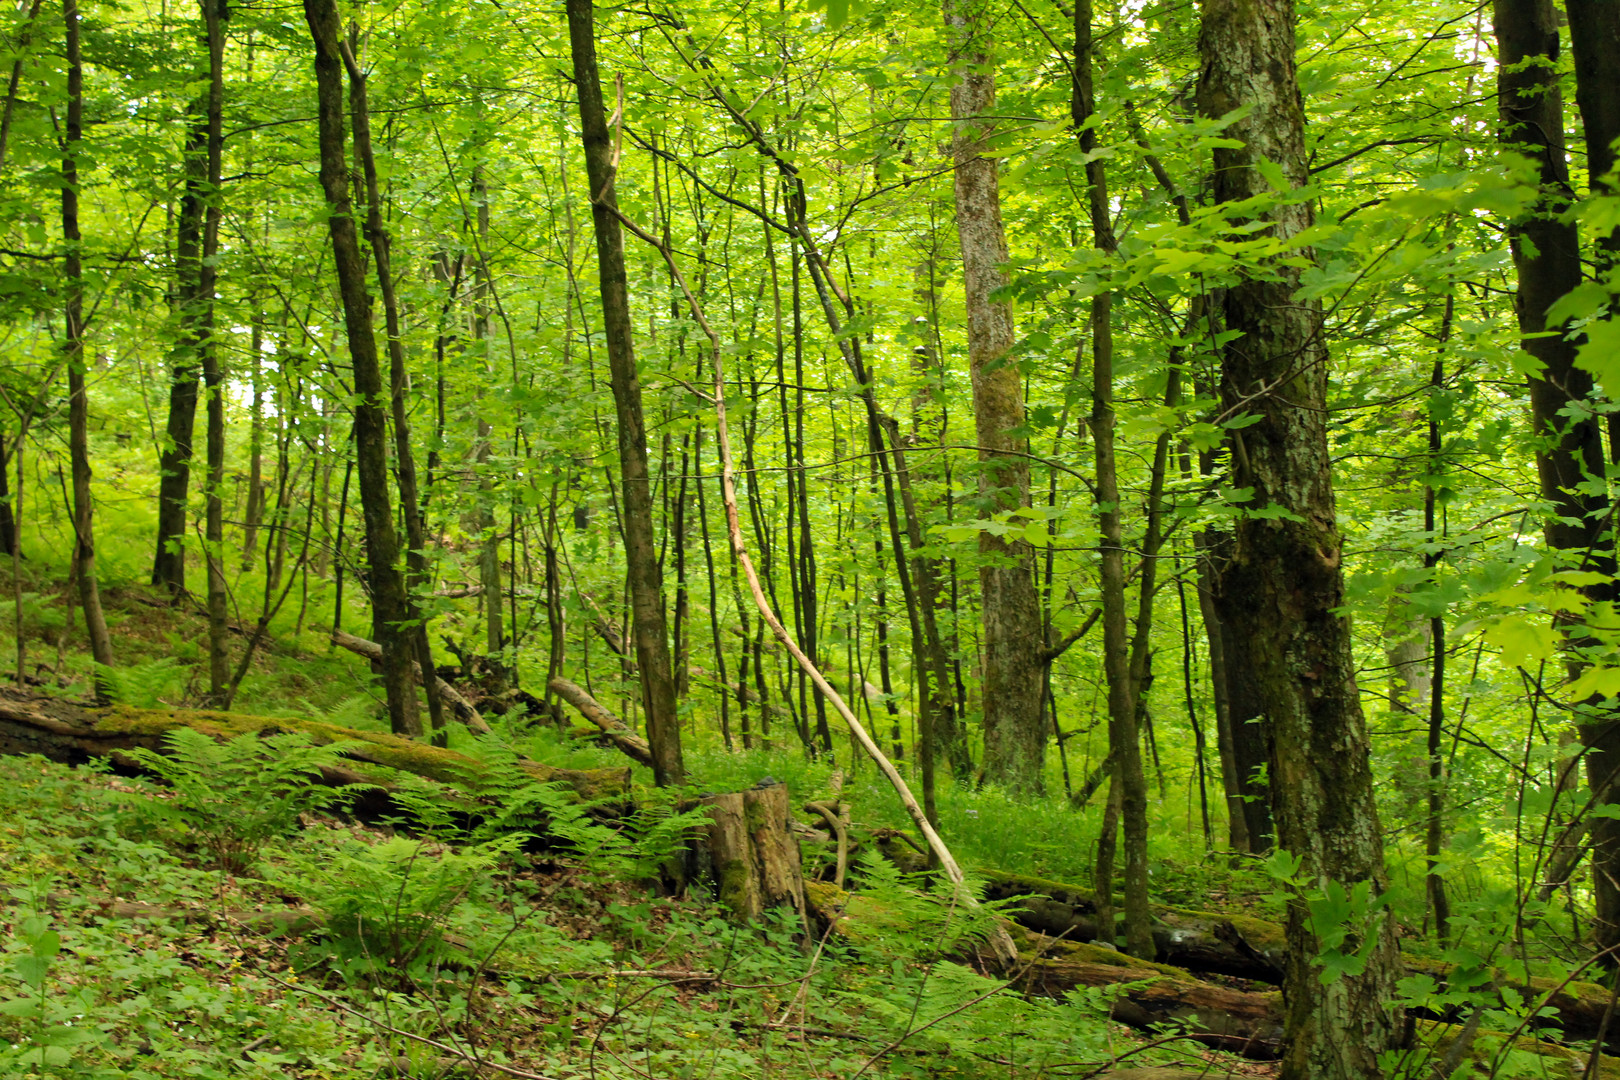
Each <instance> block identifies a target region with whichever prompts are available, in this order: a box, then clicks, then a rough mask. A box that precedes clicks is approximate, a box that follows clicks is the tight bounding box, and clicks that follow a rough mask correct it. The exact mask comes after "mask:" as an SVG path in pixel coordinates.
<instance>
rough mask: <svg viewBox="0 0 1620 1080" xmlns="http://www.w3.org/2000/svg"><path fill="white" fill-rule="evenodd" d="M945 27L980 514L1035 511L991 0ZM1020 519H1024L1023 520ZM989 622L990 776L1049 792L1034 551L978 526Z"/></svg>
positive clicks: (949, 3) (965, 0)
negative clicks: (992, 142)
mask: <svg viewBox="0 0 1620 1080" xmlns="http://www.w3.org/2000/svg"><path fill="white" fill-rule="evenodd" d="M944 16H945V25H946V29H947V33H948V36H949V42H950V47H951V61H952V67H953V68H954V69H955V70H956V82H955V85H953V86H952V87H951V120H952V121H953V122H954V124H955V132H954V135H953V137H952V142H951V150H952V156H953V158H954V161H955V164H956V169H955V174H954V175H955V190H956V230H957V235H958V237H959V239H960V241H961V248H962V266H963V277H964V280H965V287H966V294H967V318H968V365H969V368H970V370H971V373H972V378H973V421H974V429H975V433H976V438H977V440H978V445H979V500H980V503H981V507H980V515H981V516H982V517H985V518H989V517H991V516H993V515H996V514H1003V515H1005V514H1006V513H1008V512H1009V511H1010V512H1014V513H1016V511H1018V510H1020V509H1025V508H1027V507H1028V506H1029V505H1030V501H1029V461H1028V458H1027V457H1025V456H1023V455H1024V454H1025V453H1026V452H1027V451H1028V449H1029V445H1028V440H1027V439H1025V438H1024V437H1023V436H1022V435H1018V434H1015V433H1014V432H1015V431H1016V430H1018V429H1020V428H1022V426H1023V423H1024V385H1023V374H1022V372H1021V371H1020V370H1019V367H1018V364H1017V363H1016V362H1014V361H1012V360H1011V359H1010V358H1009V356H1008V353H1009V351H1010V350H1011V349H1012V345H1013V321H1012V308H1011V306H1010V305H1008V304H1007V303H1006V302H1004V301H994V300H992V299H991V293H992V292H994V291H995V290H996V289H998V288H1001V287H1002V286H1004V285H1006V284H1007V278H1006V274H1005V273H1003V271H1002V266H1003V265H1004V264H1005V263H1006V262H1007V234H1006V230H1005V229H1004V228H1003V227H1002V223H1001V193H1000V190H999V182H998V177H997V171H998V170H997V167H996V159H995V158H994V157H990V156H987V155H985V154H984V152H983V151H984V149H985V143H986V142H987V140H988V139H989V138H990V136H991V135H992V134H993V127H994V125H993V123H992V122H990V121H987V120H985V119H981V117H984V116H986V115H988V114H989V113H991V112H993V111H994V106H995V96H996V81H995V73H994V70H993V68H992V67H991V58H990V46H989V37H988V35H989V33H990V25H989V21H988V18H987V15H986V12H985V9H984V5H983V3H982V0H946V3H945V7H944ZM1012 520H1013V521H1014V522H1016V521H1018V520H1019V519H1018V518H1016V517H1014V518H1013V519H1012ZM979 560H980V562H979V589H980V594H981V603H980V618H981V619H982V621H983V635H984V637H983V641H984V677H983V696H982V701H983V703H984V774H985V778H986V779H988V780H991V781H993V782H995V783H999V784H1005V785H1006V786H1007V787H1008V788H1010V789H1013V790H1016V791H1025V792H1040V791H1043V790H1044V789H1045V763H1046V718H1045V716H1044V714H1043V712H1042V708H1041V706H1042V702H1041V685H1042V680H1041V670H1042V661H1041V653H1042V650H1043V646H1044V643H1043V642H1042V641H1041V640H1040V626H1041V618H1040V604H1039V602H1038V600H1037V597H1036V594H1035V554H1034V550H1033V549H1032V548H1031V547H1030V545H1029V544H1028V543H1026V542H1024V541H1022V540H1009V539H1007V538H1006V537H1004V536H997V535H995V534H994V533H992V532H990V531H988V530H986V531H983V532H981V533H980V534H979Z"/></svg>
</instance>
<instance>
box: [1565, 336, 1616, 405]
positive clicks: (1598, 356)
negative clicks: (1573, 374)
mask: <svg viewBox="0 0 1620 1080" xmlns="http://www.w3.org/2000/svg"><path fill="white" fill-rule="evenodd" d="M1575 366H1576V367H1581V368H1585V369H1586V370H1587V371H1590V372H1591V373H1592V374H1593V375H1595V376H1597V381H1598V384H1599V385H1600V386H1602V387H1603V392H1604V393H1605V394H1607V395H1608V396H1609V397H1610V398H1611V399H1614V398H1615V397H1616V396H1617V395H1620V320H1616V319H1604V320H1602V321H1601V322H1593V323H1588V324H1587V327H1586V341H1585V342H1584V343H1583V344H1582V345H1581V346H1580V348H1579V349H1577V350H1576V353H1575Z"/></svg>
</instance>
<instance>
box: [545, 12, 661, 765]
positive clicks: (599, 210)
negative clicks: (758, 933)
mask: <svg viewBox="0 0 1620 1080" xmlns="http://www.w3.org/2000/svg"><path fill="white" fill-rule="evenodd" d="M567 6H568V31H569V40H570V44H571V46H572V50H573V58H574V84H575V86H576V87H577V88H578V92H579V115H580V128H581V133H582V135H583V138H584V144H585V169H586V175H587V178H588V183H589V184H590V198H591V219H592V221H593V223H594V225H595V228H596V254H597V267H598V278H599V287H600V289H601V293H602V329H603V334H604V336H605V337H606V339H607V347H608V366H609V372H610V379H611V384H612V389H613V404H614V409H615V411H616V413H617V416H618V442H619V472H620V478H621V480H622V486H623V498H624V538H625V563H626V566H627V573H628V575H629V584H630V594H631V605H632V610H633V612H634V620H635V635H636V664H637V668H638V670H639V672H640V675H641V693H642V705H643V707H644V708H645V709H646V713H647V741H648V743H649V744H651V746H652V754H653V774H654V776H655V777H656V779H657V782H658V783H659V784H660V785H670V784H679V783H681V782H682V781H683V780H684V779H685V772H686V770H685V766H684V764H683V761H682V756H681V729H680V719H679V717H678V716H677V715H676V709H675V680H674V678H673V677H672V674H671V670H670V657H669V640H668V638H667V636H666V634H665V629H664V601H663V595H662V594H663V581H662V577H663V575H662V574H661V573H660V572H659V569H658V547H657V544H656V542H655V541H654V538H653V514H652V485H651V477H650V476H649V473H648V468H647V431H646V425H645V423H644V421H643V419H642V411H641V380H640V378H639V377H638V376H637V374H636V359H635V342H634V337H633V334H632V326H631V319H630V292H629V283H628V280H627V278H626V274H625V265H624V236H623V234H622V233H621V232H620V229H619V219H618V217H617V216H616V214H615V211H616V208H617V199H616V196H615V193H614V187H613V180H614V173H615V171H616V169H617V162H616V161H615V159H614V151H613V137H612V133H611V132H610V131H609V130H608V125H607V117H606V114H605V112H604V110H603V107H602V84H601V82H600V79H599V75H598V72H597V65H596V37H595V12H594V10H593V8H592V0H567Z"/></svg>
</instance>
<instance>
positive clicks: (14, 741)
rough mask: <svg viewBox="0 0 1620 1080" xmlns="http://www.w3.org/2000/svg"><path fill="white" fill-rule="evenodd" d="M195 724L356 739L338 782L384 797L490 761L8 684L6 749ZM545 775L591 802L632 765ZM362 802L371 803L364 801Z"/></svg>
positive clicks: (86, 748)
mask: <svg viewBox="0 0 1620 1080" xmlns="http://www.w3.org/2000/svg"><path fill="white" fill-rule="evenodd" d="M180 727H189V728H192V729H194V730H196V731H200V732H202V733H203V734H205V735H210V736H212V737H214V738H217V739H229V738H234V737H236V736H238V735H244V734H249V733H262V734H266V735H268V734H275V733H280V732H301V733H303V734H305V735H308V736H309V737H310V738H311V739H312V740H313V741H314V742H316V743H318V744H325V743H333V742H345V743H351V744H354V745H352V746H351V747H350V748H349V749H348V750H347V751H345V752H344V755H343V764H342V765H341V766H339V767H337V768H334V769H331V770H328V771H327V774H326V775H325V777H324V779H325V780H327V781H328V782H330V783H335V784H355V783H363V784H370V785H373V787H374V788H375V789H376V791H377V793H378V798H376V799H373V800H371V801H372V802H373V803H381V804H386V803H388V802H390V801H391V800H389V799H388V798H387V796H388V793H389V792H391V791H393V790H395V789H396V788H397V787H398V784H399V781H398V774H399V773H409V774H411V775H413V776H418V777H421V778H423V779H427V780H432V781H435V782H437V783H439V784H444V785H447V786H449V787H453V788H454V787H462V786H465V785H468V784H474V785H476V783H477V781H478V778H479V777H480V775H481V774H482V773H483V772H484V771H485V767H484V765H483V764H482V763H480V762H479V761H478V760H477V759H476V758H472V757H468V756H467V755H466V754H461V753H458V752H456V751H454V750H448V749H445V748H443V747H438V746H431V745H429V744H427V743H422V742H416V741H414V740H411V739H406V738H402V737H400V736H398V735H390V734H388V733H386V732H380V731H358V730H356V729H354V728H346V727H342V726H340V725H337V724H328V723H326V722H324V721H321V720H308V719H302V718H296V717H285V716H250V715H247V714H243V713H225V712H211V711H207V710H201V709H133V708H129V707H127V706H121V705H114V706H111V707H107V708H96V707H92V706H88V705H84V704H80V703H78V702H73V701H68V700H65V699H62V698H52V697H45V696H42V695H37V694H29V693H25V692H22V691H19V690H15V689H10V688H0V754H39V755H41V756H43V757H47V758H50V759H51V760H52V761H60V762H64V763H66V764H70V765H76V764H81V763H83V762H85V761H87V760H89V759H90V758H109V759H111V760H113V761H115V762H118V763H120V764H132V762H131V761H130V759H129V758H128V757H127V754H128V752H129V751H131V750H134V749H136V748H138V747H142V748H145V749H148V750H154V751H159V752H161V751H162V750H163V746H164V736H165V735H167V734H168V733H169V732H170V731H173V730H174V729H176V728H180ZM519 765H520V767H521V768H522V770H523V771H524V773H525V774H527V775H528V776H530V777H532V778H533V779H535V780H536V781H539V782H541V783H562V784H566V785H568V786H569V787H571V788H572V789H573V790H574V792H575V793H576V794H577V795H578V796H579V798H580V799H581V800H582V801H585V802H603V801H611V800H615V799H624V798H626V797H627V796H628V795H629V792H630V770H629V769H628V768H623V769H558V768H553V767H552V766H550V765H546V764H544V763H542V762H538V761H527V760H525V761H522V762H520V763H519ZM362 809H365V808H364V807H363V808H362Z"/></svg>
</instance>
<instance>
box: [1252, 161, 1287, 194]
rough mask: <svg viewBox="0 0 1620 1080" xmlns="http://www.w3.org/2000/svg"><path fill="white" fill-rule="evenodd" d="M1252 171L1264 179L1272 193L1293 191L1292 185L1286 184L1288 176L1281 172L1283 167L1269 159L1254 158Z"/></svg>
mask: <svg viewBox="0 0 1620 1080" xmlns="http://www.w3.org/2000/svg"><path fill="white" fill-rule="evenodd" d="M1254 169H1255V172H1258V173H1259V174H1260V175H1261V177H1263V178H1264V179H1265V181H1266V183H1268V184H1270V185H1271V188H1272V190H1273V191H1278V192H1283V191H1291V190H1293V187H1294V185H1293V184H1290V183H1289V182H1288V176H1287V174H1286V173H1284V172H1283V167H1282V166H1281V165H1279V164H1277V163H1276V162H1275V161H1272V160H1271V159H1270V158H1256V159H1255V162H1254Z"/></svg>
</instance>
